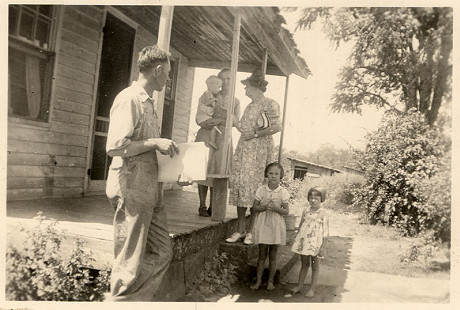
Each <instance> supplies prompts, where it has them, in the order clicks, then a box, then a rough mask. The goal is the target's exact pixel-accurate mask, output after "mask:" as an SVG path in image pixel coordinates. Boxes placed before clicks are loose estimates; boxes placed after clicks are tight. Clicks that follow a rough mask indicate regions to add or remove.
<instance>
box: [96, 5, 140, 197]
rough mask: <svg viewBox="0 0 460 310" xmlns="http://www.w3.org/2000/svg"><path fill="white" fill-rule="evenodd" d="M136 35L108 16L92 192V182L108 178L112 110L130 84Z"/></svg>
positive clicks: (98, 103)
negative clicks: (109, 129) (108, 135)
mask: <svg viewBox="0 0 460 310" xmlns="http://www.w3.org/2000/svg"><path fill="white" fill-rule="evenodd" d="M135 35H136V31H135V29H133V28H132V27H130V26H129V25H127V24H126V23H124V22H123V21H121V20H120V19H118V18H116V17H115V16H114V15H112V14H110V13H107V18H106V22H105V26H104V38H103V44H102V55H101V64H100V68H99V84H98V91H97V101H96V117H95V124H94V140H93V153H92V162H91V170H90V176H91V178H90V186H89V190H90V191H91V187H92V186H91V182H92V181H103V180H106V179H107V171H108V167H109V166H110V163H111V158H110V157H108V156H107V154H106V152H105V145H106V142H107V132H108V128H109V116H110V108H111V107H112V104H113V100H114V99H115V96H116V95H117V94H118V93H119V92H120V91H121V90H122V89H124V88H126V87H127V86H128V85H129V81H130V76H131V63H132V57H133V46H134V39H135ZM93 183H94V182H93Z"/></svg>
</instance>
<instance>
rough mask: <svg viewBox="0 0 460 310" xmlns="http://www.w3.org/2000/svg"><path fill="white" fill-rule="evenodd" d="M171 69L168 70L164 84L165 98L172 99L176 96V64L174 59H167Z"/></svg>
mask: <svg viewBox="0 0 460 310" xmlns="http://www.w3.org/2000/svg"><path fill="white" fill-rule="evenodd" d="M169 63H170V65H171V71H169V80H168V81H166V85H165V99H169V100H174V99H175V96H176V79H177V66H176V61H175V60H173V59H170V60H169Z"/></svg>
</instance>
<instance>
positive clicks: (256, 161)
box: [230, 98, 280, 208]
mask: <svg viewBox="0 0 460 310" xmlns="http://www.w3.org/2000/svg"><path fill="white" fill-rule="evenodd" d="M261 112H266V114H267V115H268V117H269V118H270V121H271V124H272V125H276V124H279V123H280V108H279V104H278V103H277V102H276V101H274V100H273V99H270V98H264V99H263V100H262V101H259V102H251V103H250V104H249V105H248V106H247V107H246V109H245V111H244V113H243V116H242V117H241V120H240V128H241V130H242V131H254V130H257V129H258V128H259V127H258V125H257V120H258V118H259V117H260V115H261ZM273 146H274V143H273V137H272V136H271V135H268V136H263V137H259V138H254V139H251V140H244V138H243V137H240V139H239V141H238V145H237V146H236V150H235V155H234V157H233V170H232V174H231V177H230V204H232V205H234V206H238V207H247V208H250V207H252V203H253V202H254V197H255V193H256V190H257V188H258V187H259V186H261V185H262V184H263V183H264V180H265V177H264V170H265V167H266V166H267V165H268V164H269V163H271V162H273V160H274V154H273Z"/></svg>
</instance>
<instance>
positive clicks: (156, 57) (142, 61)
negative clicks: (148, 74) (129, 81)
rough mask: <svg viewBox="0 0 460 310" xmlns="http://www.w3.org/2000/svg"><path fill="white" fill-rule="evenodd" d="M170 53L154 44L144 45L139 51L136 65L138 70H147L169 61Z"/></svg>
mask: <svg viewBox="0 0 460 310" xmlns="http://www.w3.org/2000/svg"><path fill="white" fill-rule="evenodd" d="M169 57H171V53H169V52H166V51H164V50H162V49H160V48H159V47H158V46H156V45H150V46H146V47H144V48H143V49H142V51H140V53H139V59H138V60H137V66H138V67H139V71H140V72H145V71H148V70H150V69H152V68H154V67H156V66H157V65H159V64H163V63H166V62H168V61H169Z"/></svg>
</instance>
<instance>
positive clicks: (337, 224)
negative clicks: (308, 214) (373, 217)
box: [209, 210, 450, 303]
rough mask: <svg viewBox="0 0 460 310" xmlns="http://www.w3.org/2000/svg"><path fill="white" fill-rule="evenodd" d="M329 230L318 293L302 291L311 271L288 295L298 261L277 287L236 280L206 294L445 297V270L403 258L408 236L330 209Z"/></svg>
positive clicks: (341, 299) (246, 298) (282, 298)
mask: <svg viewBox="0 0 460 310" xmlns="http://www.w3.org/2000/svg"><path fill="white" fill-rule="evenodd" d="M330 218H331V231H330V235H331V237H330V240H329V244H328V247H327V252H326V257H325V259H324V260H323V261H322V265H321V274H320V279H319V286H318V289H317V293H316V296H315V297H313V298H306V297H304V296H303V294H305V292H306V290H307V289H308V287H309V283H310V277H311V273H310V272H309V274H308V276H307V280H306V282H305V286H304V289H303V291H302V292H301V293H300V294H296V295H294V296H292V295H290V294H289V293H290V289H292V288H293V287H294V286H295V284H296V282H297V278H298V273H299V269H300V262H297V263H296V265H294V267H293V268H292V270H291V271H290V272H289V273H288V274H287V275H286V276H285V277H284V279H283V283H279V284H278V285H277V287H276V290H275V291H271V292H268V291H266V289H265V287H264V286H262V287H261V289H259V290H258V291H252V290H250V289H249V283H238V284H237V285H235V288H234V290H233V291H232V293H231V294H228V295H227V296H225V297H222V298H218V299H214V300H209V301H218V302H302V303H311V302H313V303H315V302H316V303H317V302H322V303H352V302H359V303H362V302H364V303H366V302H369V303H376V302H378V303H382V302H383V303H407V302H421V303H448V302H449V298H450V292H449V271H448V270H442V269H439V268H435V267H433V268H427V266H421V265H417V264H415V263H413V264H403V263H402V262H401V258H400V255H401V254H402V253H403V252H404V251H405V250H406V249H407V248H408V247H409V246H410V244H411V242H412V241H413V240H412V239H409V238H404V237H401V236H399V235H398V234H397V232H396V231H394V230H392V229H390V228H387V227H381V226H372V225H368V224H363V223H360V222H361V220H360V219H359V216H358V215H356V214H352V213H350V214H347V213H336V212H333V211H331V210H330Z"/></svg>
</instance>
